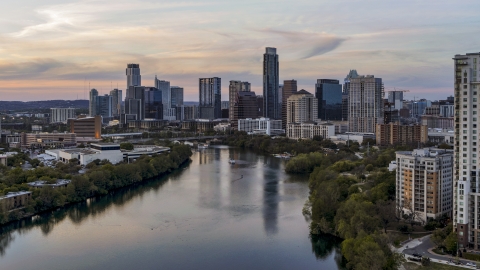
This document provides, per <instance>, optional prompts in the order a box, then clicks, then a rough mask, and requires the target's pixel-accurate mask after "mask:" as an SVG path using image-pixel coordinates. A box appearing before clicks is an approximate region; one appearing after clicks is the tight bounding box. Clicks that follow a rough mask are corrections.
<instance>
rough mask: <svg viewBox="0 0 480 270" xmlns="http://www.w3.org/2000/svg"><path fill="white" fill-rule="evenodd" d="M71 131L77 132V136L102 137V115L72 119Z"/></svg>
mask: <svg viewBox="0 0 480 270" xmlns="http://www.w3.org/2000/svg"><path fill="white" fill-rule="evenodd" d="M69 122H70V132H71V133H75V135H76V136H77V137H87V138H95V139H101V138H102V117H101V116H99V115H97V116H95V117H85V118H78V119H70V120H69Z"/></svg>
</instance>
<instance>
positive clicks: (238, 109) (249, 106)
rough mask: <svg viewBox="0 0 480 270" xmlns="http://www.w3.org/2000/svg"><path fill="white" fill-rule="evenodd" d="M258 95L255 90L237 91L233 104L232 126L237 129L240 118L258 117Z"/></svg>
mask: <svg viewBox="0 0 480 270" xmlns="http://www.w3.org/2000/svg"><path fill="white" fill-rule="evenodd" d="M257 111H258V107H257V96H256V95H255V92H245V91H240V92H237V94H236V98H235V100H234V104H233V119H230V123H231V127H232V128H234V129H237V127H238V119H245V118H256V117H257Z"/></svg>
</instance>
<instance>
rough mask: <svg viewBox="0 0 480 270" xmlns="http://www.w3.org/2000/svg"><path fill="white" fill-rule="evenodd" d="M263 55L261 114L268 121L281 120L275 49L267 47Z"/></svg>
mask: <svg viewBox="0 0 480 270" xmlns="http://www.w3.org/2000/svg"><path fill="white" fill-rule="evenodd" d="M265 51H266V52H265V54H264V55H263V114H264V116H265V117H268V118H270V119H281V108H279V103H278V101H279V94H278V87H279V65H278V54H277V49H276V48H270V47H267V48H266V49H265Z"/></svg>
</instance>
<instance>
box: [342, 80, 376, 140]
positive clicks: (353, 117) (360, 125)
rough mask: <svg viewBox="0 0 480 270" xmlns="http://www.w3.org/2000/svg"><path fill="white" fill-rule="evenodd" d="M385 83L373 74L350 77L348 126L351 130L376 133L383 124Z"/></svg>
mask: <svg viewBox="0 0 480 270" xmlns="http://www.w3.org/2000/svg"><path fill="white" fill-rule="evenodd" d="M383 110H384V104H383V83H382V79H381V78H375V77H374V76H373V75H366V76H359V77H357V78H352V79H350V84H349V90H348V128H349V131H350V132H362V133H375V127H376V125H377V124H383Z"/></svg>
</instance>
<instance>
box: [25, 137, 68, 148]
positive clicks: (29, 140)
mask: <svg viewBox="0 0 480 270" xmlns="http://www.w3.org/2000/svg"><path fill="white" fill-rule="evenodd" d="M21 136H22V147H27V148H32V147H33V148H61V147H64V146H73V145H75V144H76V143H77V138H76V134H74V133H22V134H21Z"/></svg>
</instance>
